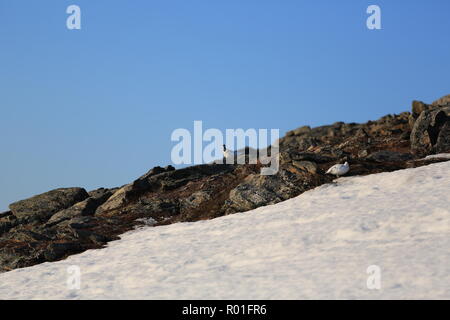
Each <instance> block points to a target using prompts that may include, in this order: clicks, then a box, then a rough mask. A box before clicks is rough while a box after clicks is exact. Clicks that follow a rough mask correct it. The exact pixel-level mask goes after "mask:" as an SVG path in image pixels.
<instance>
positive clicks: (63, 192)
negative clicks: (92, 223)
mask: <svg viewBox="0 0 450 320" xmlns="http://www.w3.org/2000/svg"><path fill="white" fill-rule="evenodd" d="M87 197H89V195H88V193H87V192H86V190H84V189H83V188H63V189H56V190H52V191H49V192H46V193H43V194H40V195H37V196H34V197H32V198H29V199H26V200H21V201H18V202H15V203H13V204H10V205H9V208H10V209H11V212H12V213H13V214H14V216H16V217H17V218H31V219H33V220H39V221H44V220H45V219H47V218H48V217H50V216H51V215H52V214H53V213H55V212H57V211H59V210H61V209H65V208H68V207H70V206H72V205H73V204H75V203H77V202H79V201H82V200H84V199H86V198H87Z"/></svg>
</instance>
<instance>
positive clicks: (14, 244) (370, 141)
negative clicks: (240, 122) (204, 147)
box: [0, 95, 450, 272]
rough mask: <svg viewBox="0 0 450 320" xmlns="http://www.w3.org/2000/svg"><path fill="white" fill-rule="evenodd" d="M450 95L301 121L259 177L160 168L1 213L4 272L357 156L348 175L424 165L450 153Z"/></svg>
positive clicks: (276, 190)
mask: <svg viewBox="0 0 450 320" xmlns="http://www.w3.org/2000/svg"><path fill="white" fill-rule="evenodd" d="M446 152H450V95H449V96H446V97H443V98H441V99H439V100H437V101H435V102H433V103H432V104H426V103H423V102H421V101H414V102H413V103H412V112H404V113H401V114H399V115H387V116H384V117H382V118H381V119H379V120H376V121H369V122H367V123H363V124H357V123H344V122H337V123H334V124H332V125H328V126H321V127H316V128H310V127H308V126H303V127H300V128H298V129H295V130H293V131H289V132H288V133H287V134H286V136H285V137H283V138H281V139H280V170H279V172H278V173H277V174H276V175H273V176H263V175H260V166H261V165H260V164H243V165H228V164H205V165H197V166H192V167H188V168H183V169H178V170H175V168H173V167H172V166H167V167H165V168H161V167H155V168H153V169H151V170H150V171H149V172H147V173H146V174H145V175H143V176H141V177H139V178H138V179H136V180H135V181H133V182H132V183H130V184H127V185H125V186H122V187H120V188H113V189H106V188H101V189H97V190H93V191H90V192H87V191H86V190H84V189H83V188H62V189H56V190H52V191H49V192H46V193H44V194H41V195H37V196H34V197H32V198H29V199H26V200H22V201H18V202H16V203H13V204H11V205H10V206H9V208H10V211H7V212H4V213H0V272H5V271H9V270H12V269H15V268H21V267H27V266H31V265H34V264H38V263H42V262H45V261H56V260H60V259H64V258H65V257H67V256H68V255H71V254H75V253H79V252H83V251H85V250H87V249H94V248H100V247H102V246H104V245H105V244H106V243H107V242H109V241H112V240H115V239H118V238H119V236H120V234H122V233H124V232H126V231H128V230H131V229H133V228H135V227H138V226H141V225H153V226H159V225H165V224H171V223H176V222H188V221H189V222H191V221H198V220H203V219H212V218H215V217H219V216H223V215H226V214H232V213H236V212H242V211H247V210H251V209H254V208H256V207H260V206H265V205H269V204H275V203H278V202H281V201H284V200H287V199H289V198H292V197H295V196H297V195H299V194H301V193H303V192H305V191H307V190H309V189H312V188H315V187H317V186H319V185H321V184H324V183H329V182H331V181H332V179H333V177H332V176H329V175H325V171H326V170H327V169H328V168H329V167H330V166H331V165H333V164H335V163H338V162H343V161H349V162H350V165H351V171H350V172H349V174H348V175H366V174H372V173H378V172H385V171H394V170H399V169H404V168H409V167H417V166H421V165H425V164H428V163H431V162H438V161H445V160H447V159H439V158H437V159H430V160H423V157H424V156H427V155H431V154H437V153H446Z"/></svg>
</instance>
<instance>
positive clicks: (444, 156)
mask: <svg viewBox="0 0 450 320" xmlns="http://www.w3.org/2000/svg"><path fill="white" fill-rule="evenodd" d="M432 159H450V153H438V154H432V155H430V156H426V157H425V158H424V160H432Z"/></svg>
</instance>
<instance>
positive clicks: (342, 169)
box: [326, 161, 350, 178]
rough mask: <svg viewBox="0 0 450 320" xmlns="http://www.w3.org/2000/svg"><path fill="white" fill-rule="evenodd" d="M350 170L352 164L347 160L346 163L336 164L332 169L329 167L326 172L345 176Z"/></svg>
mask: <svg viewBox="0 0 450 320" xmlns="http://www.w3.org/2000/svg"><path fill="white" fill-rule="evenodd" d="M349 170H350V165H349V164H348V162H347V161H346V162H345V163H344V164H340V163H339V164H335V165H334V166H332V167H331V168H330V169H328V171H327V172H326V173H327V174H334V175H335V176H337V177H338V178H339V176H343V175H344V174H346V173H347V172H348V171H349Z"/></svg>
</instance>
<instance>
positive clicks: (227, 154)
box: [222, 145, 239, 158]
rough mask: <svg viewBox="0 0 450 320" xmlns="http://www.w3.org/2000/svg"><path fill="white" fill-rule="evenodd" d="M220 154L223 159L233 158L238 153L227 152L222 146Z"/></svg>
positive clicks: (225, 147) (224, 146)
mask: <svg viewBox="0 0 450 320" xmlns="http://www.w3.org/2000/svg"><path fill="white" fill-rule="evenodd" d="M222 153H223V156H224V157H225V158H234V157H235V156H237V155H239V152H237V151H231V150H228V149H227V146H226V145H223V151H222Z"/></svg>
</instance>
